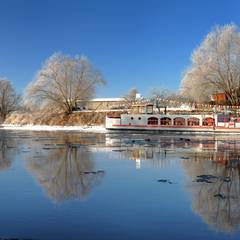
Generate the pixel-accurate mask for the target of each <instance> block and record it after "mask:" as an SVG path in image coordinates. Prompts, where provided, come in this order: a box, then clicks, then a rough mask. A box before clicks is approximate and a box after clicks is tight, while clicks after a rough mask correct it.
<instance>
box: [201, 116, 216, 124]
mask: <svg viewBox="0 0 240 240" xmlns="http://www.w3.org/2000/svg"><path fill="white" fill-rule="evenodd" d="M214 123H215V119H214V118H211V117H209V118H205V119H203V126H213V125H214Z"/></svg>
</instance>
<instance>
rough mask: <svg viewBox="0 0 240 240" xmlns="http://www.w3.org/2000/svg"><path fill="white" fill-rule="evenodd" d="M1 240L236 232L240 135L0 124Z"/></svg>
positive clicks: (233, 235) (239, 226)
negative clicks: (18, 127) (61, 130)
mask: <svg viewBox="0 0 240 240" xmlns="http://www.w3.org/2000/svg"><path fill="white" fill-rule="evenodd" d="M0 149H1V151H0V189H1V195H0V216H1V217H0V239H11V238H16V239H104V240H105V239H121V240H122V239H123V240H124V239H211V240H212V239H239V237H240V136H230V137H226V136H203V135H200V136H196V135H190V136H187V135H166V134H165V135H147V134H127V133H124V134H80V133H59V132H56V133H54V132H23V131H0Z"/></svg>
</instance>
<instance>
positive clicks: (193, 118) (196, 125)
mask: <svg viewBox="0 0 240 240" xmlns="http://www.w3.org/2000/svg"><path fill="white" fill-rule="evenodd" d="M106 129H109V130H148V131H149V130H151V131H177V132H213V133H240V117H232V115H231V114H230V113H228V114H226V113H203V114H191V113H185V114H154V113H152V112H151V113H142V114H121V115H120V116H118V117H116V116H107V117H106Z"/></svg>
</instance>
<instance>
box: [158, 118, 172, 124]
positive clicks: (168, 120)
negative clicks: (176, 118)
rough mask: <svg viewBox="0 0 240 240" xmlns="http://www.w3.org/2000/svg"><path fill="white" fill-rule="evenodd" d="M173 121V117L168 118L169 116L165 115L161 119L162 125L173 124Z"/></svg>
mask: <svg viewBox="0 0 240 240" xmlns="http://www.w3.org/2000/svg"><path fill="white" fill-rule="evenodd" d="M171 121H172V119H171V118H168V117H163V118H161V120H160V122H161V125H171Z"/></svg>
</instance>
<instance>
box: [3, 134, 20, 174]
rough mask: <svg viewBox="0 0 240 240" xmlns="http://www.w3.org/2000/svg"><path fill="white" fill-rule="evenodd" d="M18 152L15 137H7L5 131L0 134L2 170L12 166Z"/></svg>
mask: <svg viewBox="0 0 240 240" xmlns="http://www.w3.org/2000/svg"><path fill="white" fill-rule="evenodd" d="M16 154H17V147H16V142H15V141H14V139H13V138H7V136H6V134H5V133H4V132H3V133H1V134H0V171H3V170H7V169H8V168H10V167H11V165H12V163H13V161H14V159H15V157H16Z"/></svg>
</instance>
